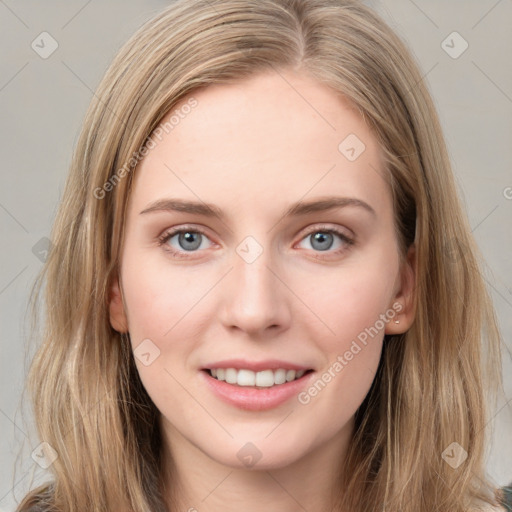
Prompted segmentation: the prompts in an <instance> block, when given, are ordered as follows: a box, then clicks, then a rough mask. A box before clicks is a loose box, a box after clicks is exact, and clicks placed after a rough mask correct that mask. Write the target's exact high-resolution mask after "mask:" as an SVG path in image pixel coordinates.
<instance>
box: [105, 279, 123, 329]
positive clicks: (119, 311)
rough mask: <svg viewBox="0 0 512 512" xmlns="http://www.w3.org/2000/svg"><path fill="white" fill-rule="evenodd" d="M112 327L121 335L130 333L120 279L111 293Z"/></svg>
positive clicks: (113, 286) (114, 283)
mask: <svg viewBox="0 0 512 512" xmlns="http://www.w3.org/2000/svg"><path fill="white" fill-rule="evenodd" d="M109 312H110V325H111V326H112V327H113V328H114V329H115V330H116V331H117V332H120V333H126V332H128V319H127V317H126V312H125V308H124V304H123V297H122V295H121V289H120V287H119V279H118V278H116V279H115V280H114V281H113V283H112V285H111V287H110V293H109Z"/></svg>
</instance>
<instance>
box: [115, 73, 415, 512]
mask: <svg viewBox="0 0 512 512" xmlns="http://www.w3.org/2000/svg"><path fill="white" fill-rule="evenodd" d="M284 78H286V80H285V79H284ZM298 92H300V94H298ZM193 96H194V98H196V99H197V101H198V106H197V107H196V108H195V109H193V110H192V111H191V112H190V113H189V114H188V115H187V116H186V117H185V118H184V119H182V120H181V122H180V124H179V125H178V126H176V127H175V128H174V130H172V131H170V132H169V133H168V134H164V136H163V138H162V141H159V142H158V144H157V145H156V147H154V148H153V149H151V151H150V152H149V153H148V154H147V156H146V157H145V158H144V159H143V160H142V162H141V164H140V166H139V167H138V168H137V170H136V174H135V180H134V184H133V185H134V186H133V189H132V192H131V196H130V200H129V204H128V210H127V214H126V235H125V240H124V246H123V250H122V257H121V264H120V280H119V281H116V282H115V283H114V285H113V287H112V290H111V303H110V318H111V324H112V326H113V327H114V329H116V330H118V331H120V332H129V334H130V339H131V343H132V346H133V348H134V349H135V348H136V347H137V346H138V345H139V344H140V343H141V342H142V341H143V340H147V339H149V340H151V343H152V344H153V345H152V346H156V347H158V350H159V351H160V355H159V356H158V357H157V358H156V359H154V361H153V362H151V364H148V365H147V366H146V365H144V364H142V363H141V361H140V360H139V359H138V358H136V363H137V368H138V371H139V374H140V377H141V379H142V382H143V384H144V386H145V388H146V390H147V392H148V394H149V396H150V397H151V399H152V400H153V402H154V403H155V405H156V406H157V408H158V409H159V411H160V412H161V426H162V431H163V436H164V440H165V446H164V447H163V449H164V450H165V453H166V455H167V459H166V460H167V461H168V465H167V468H168V472H169V474H172V486H173V487H172V488H173V489H174V494H173V497H174V499H175V500H176V501H177V503H178V504H179V507H178V510H194V509H195V510H197V511H199V512H209V511H212V512H213V511H215V512H218V511H221V510H223V511H225V510H230V511H231V510H232V511H235V510H244V511H248V512H253V511H261V510H279V511H280V512H288V511H289V512H296V511H297V510H299V509H302V508H303V509H305V510H310V511H327V510H331V506H332V503H331V496H332V492H333V490H334V489H336V485H337V484H336V481H337V478H338V477H339V472H340V470H341V463H342V461H343V459H344V456H345V453H346V450H347V447H348V445H349V442H350V438H351V435H352V433H353V427H354V422H353V420H354V414H355V412H356V410H357V409H358V407H359V406H360V404H361V403H362V401H363V400H364V398H365V396H366V394H367V393H368V391H369V389H370V386H371V383H372V381H373V379H374V376H375V372H376V371H377V367H378V363H379V358H380V354H381V349H382V340H383V336H384V334H385V333H386V334H398V333H402V332H405V331H406V330H407V329H408V328H409V327H410V326H411V324H412V322H413V319H414V307H413V300H412V290H413V287H414V270H413V266H414V252H413V251H412V250H411V251H410V252H409V253H408V255H407V258H406V260H405V261H404V262H403V263H401V260H400V256H399V251H398V245H397V239H396V234H395V231H394V224H393V222H394V218H393V215H394V213H393V206H392V198H391V193H390V189H389V185H388V184H387V183H386V181H385V179H384V176H385V172H384V169H383V163H382V157H381V153H380V150H379V147H378V145H377V142H376V139H375V137H374V136H373V135H372V133H371V132H370V131H369V128H368V127H367V126H366V124H365V123H364V121H363V120H362V118H361V117H360V116H359V115H358V114H357V112H356V111H354V110H352V109H350V108H348V106H347V104H346V103H345V102H344V101H343V100H342V98H341V97H340V96H339V95H337V94H336V93H335V92H333V91H332V90H331V89H329V88H327V87H326V86H324V85H321V84H319V83H318V82H316V81H314V80H313V79H311V78H309V77H307V76H306V75H304V74H298V73H297V72H292V71H287V72H284V71H283V72H281V73H279V74H278V73H274V72H268V73H263V74H260V75H257V76H255V77H251V78H250V79H247V80H244V81H241V82H240V83H238V84H230V85H215V86H210V87H208V88H206V89H203V90H201V91H198V92H196V93H194V95H193ZM185 102H186V99H185V100H184V101H183V103H185ZM174 110H175V108H174V109H173V111H174ZM164 122H165V119H164ZM349 134H355V135H356V136H357V137H358V139H360V140H361V141H363V143H364V144H365V146H366V149H365V150H364V151H363V152H362V153H361V154H360V156H359V157H358V158H356V159H355V160H354V161H350V160H349V159H347V158H346V156H345V155H344V154H342V153H341V152H340V150H339V149H338V146H339V144H340V142H342V141H343V140H344V139H345V138H346V137H347V136H348V135H349ZM331 196H336V197H348V198H356V199H358V200H360V201H364V203H366V204H367V205H369V206H370V207H371V209H373V211H374V213H372V212H371V211H370V210H369V209H368V208H366V207H363V206H358V205H354V204H350V205H347V206H344V207H337V208H331V209H329V210H325V211H310V212H308V213H303V214H295V215H291V216H284V212H285V211H286V210H287V209H288V208H289V207H290V206H291V205H292V204H294V203H297V202H299V201H301V204H303V203H306V202H310V201H314V200H318V199H324V198H326V197H331ZM167 198H173V199H181V200H188V201H195V202H200V203H201V204H204V203H208V204H212V205H215V206H216V207H217V208H218V209H220V210H221V211H222V212H223V218H222V220H221V219H220V218H219V217H216V216H213V217H209V216H205V215H202V214H200V213H189V212H177V211H169V210H154V211H150V212H146V213H141V212H143V210H145V209H147V208H148V207H149V206H150V205H151V204H152V203H154V202H155V201H157V200H160V199H167ZM174 227H178V228H180V227H182V228H184V231H185V232H186V231H187V230H188V231H189V232H194V229H201V230H202V231H204V235H201V234H197V233H196V234H195V235H192V236H193V237H194V236H195V238H192V239H191V240H192V241H194V240H197V241H198V242H201V243H200V245H199V244H196V245H199V247H198V248H194V249H192V250H191V249H190V246H191V245H193V244H191V243H190V242H189V244H188V245H187V240H180V238H179V235H173V236H171V238H169V239H168V240H167V241H166V242H164V243H163V245H159V240H158V238H159V236H161V235H165V234H166V232H168V231H169V229H170V228H174ZM329 229H338V230H339V231H340V232H341V234H342V235H344V236H346V237H348V238H351V239H353V240H354V243H353V244H348V243H347V242H346V241H345V239H344V238H340V236H339V235H336V234H332V237H331V238H329V234H327V235H325V236H327V237H328V238H327V240H326V239H325V238H324V239H323V241H322V240H321V239H320V240H319V241H316V240H315V237H314V235H315V233H321V234H322V233H324V234H325V233H326V232H327V233H329V231H328V230H329ZM248 236H251V237H253V238H254V239H255V240H256V241H257V242H258V244H259V246H260V247H261V248H262V249H263V251H262V253H261V254H260V255H259V256H258V257H256V259H255V260H254V261H252V262H250V263H248V262H247V261H246V259H244V258H243V257H241V256H240V254H239V253H238V252H237V247H238V246H239V244H240V243H241V242H242V241H243V240H244V239H245V238H246V237H248ZM321 236H322V235H320V237H321ZM317 237H318V235H317ZM242 246H243V244H242ZM165 247H167V248H168V249H169V250H168V251H166V250H165ZM251 247H253V246H251ZM187 248H188V249H189V250H187ZM173 250H174V251H177V252H179V253H180V254H181V256H182V257H180V258H178V257H176V256H173V255H172V254H171V252H170V251H173ZM250 250H251V251H255V250H256V249H254V247H253V248H252V249H250ZM398 303H399V305H400V312H399V313H396V315H394V316H393V319H392V320H390V321H387V322H386V323H385V325H382V323H379V322H378V319H379V317H380V315H382V314H385V313H386V312H389V311H393V314H394V312H395V310H394V309H393V304H395V308H396V304H398ZM380 318H382V317H380ZM396 319H398V320H399V321H400V323H395V320H396ZM372 326H375V327H376V328H377V327H378V334H376V335H375V334H374V335H373V336H371V337H368V343H367V344H366V345H364V346H363V345H362V344H361V343H359V345H360V346H361V347H363V349H362V350H360V351H359V352H358V353H357V355H354V356H353V358H351V360H349V361H346V365H345V364H344V367H343V369H342V371H338V372H334V374H335V377H333V378H332V379H331V380H330V382H329V383H328V384H327V385H326V386H325V387H323V389H321V391H320V392H319V393H318V394H317V395H316V396H310V400H309V402H308V403H301V402H300V401H299V400H298V397H297V396H293V397H292V398H290V399H288V400H286V401H285V402H284V403H281V404H279V405H278V406H276V407H272V408H270V409H266V410H259V411H255V410H245V409H243V408H241V407H238V406H235V405H233V404H231V403H226V402H225V401H223V400H221V399H220V398H219V397H218V396H217V395H216V394H214V393H213V392H212V391H211V389H210V388H209V386H207V385H206V384H205V381H206V379H205V378H204V377H205V375H206V374H205V372H204V371H203V368H204V365H205V364H207V363H208V362H212V361H216V362H218V361H220V360H223V359H224V360H225V359H231V358H243V359H246V360H248V361H262V360H266V359H279V360H283V361H287V362H291V363H295V364H298V365H304V366H306V367H307V368H309V369H312V370H313V372H312V373H309V374H307V375H306V376H305V378H304V385H303V388H301V391H302V392H303V391H304V390H306V391H307V390H308V389H309V388H310V387H311V386H312V385H313V384H314V383H315V382H316V381H317V380H318V379H319V378H321V376H322V375H323V374H324V373H325V372H328V371H329V368H330V369H331V375H332V372H333V370H332V367H333V363H334V362H335V361H336V360H337V357H338V356H339V355H343V354H345V353H346V352H347V351H349V350H350V347H351V344H352V343H353V341H354V340H357V339H358V338H357V337H358V335H361V333H362V332H363V331H364V330H365V329H367V328H370V327H372ZM208 378H211V377H208ZM233 386H235V384H233ZM247 443H252V445H254V446H255V447H256V448H257V450H258V453H259V456H260V458H259V460H258V461H257V462H256V464H254V465H253V466H251V467H248V465H247V464H246V463H244V462H243V460H241V458H239V457H238V456H237V454H238V453H239V450H240V449H241V448H242V447H244V446H246V445H247ZM252 445H251V446H252ZM246 449H247V448H246ZM250 449H251V450H254V448H250ZM171 456H172V464H171V462H170V457H171ZM168 498H169V500H170V498H171V496H170V494H169V496H168Z"/></svg>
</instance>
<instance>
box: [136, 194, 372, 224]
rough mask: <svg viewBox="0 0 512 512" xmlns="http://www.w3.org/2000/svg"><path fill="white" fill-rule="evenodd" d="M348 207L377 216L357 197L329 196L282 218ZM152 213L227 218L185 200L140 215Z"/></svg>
mask: <svg viewBox="0 0 512 512" xmlns="http://www.w3.org/2000/svg"><path fill="white" fill-rule="evenodd" d="M347 206H355V207H358V208H362V209H364V210H366V211H367V212H369V213H371V214H372V215H373V216H374V217H376V216H377V214H376V212H375V210H374V209H373V208H372V207H371V206H370V205H369V204H368V203H366V202H364V201H362V200H361V199H357V198H355V197H338V196H329V197H325V198H321V199H317V200H314V201H308V202H303V201H299V202H297V203H295V204H293V205H291V206H290V207H289V208H288V209H287V210H286V211H285V212H284V214H283V215H282V217H292V216H300V215H307V214H308V213H315V212H323V211H327V210H333V209H335V208H344V207H347ZM152 212H183V213H190V214H196V215H203V216H205V217H218V218H219V219H224V218H225V215H224V213H223V211H222V210H221V209H220V208H218V207H217V206H215V205H213V204H208V203H203V202H196V201H187V200H184V199H158V200H157V201H154V202H152V203H150V204H149V205H148V206H147V207H146V208H145V209H144V210H142V211H141V212H140V215H142V214H145V213H152Z"/></svg>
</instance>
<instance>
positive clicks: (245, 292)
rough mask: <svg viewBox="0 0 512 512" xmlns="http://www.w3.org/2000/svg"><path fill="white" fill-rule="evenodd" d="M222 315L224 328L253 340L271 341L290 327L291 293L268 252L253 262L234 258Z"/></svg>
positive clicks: (237, 255) (264, 252) (225, 290)
mask: <svg viewBox="0 0 512 512" xmlns="http://www.w3.org/2000/svg"><path fill="white" fill-rule="evenodd" d="M233 267H234V268H233V270H232V271H231V272H230V273H229V275H228V276H226V277H227V282H226V283H225V289H224V301H223V304H222V307H221V311H220V320H221V322H222V324H223V325H224V326H225V327H226V328H227V329H230V330H239V331H242V332H244V333H246V334H247V335H250V336H251V337H268V336H269V335H273V336H274V335H276V334H277V333H280V332H282V331H284V330H286V329H287V328H288V327H289V325H290V319H291V311H290V302H289V301H290V300H291V297H290V295H291V294H290V292H289V291H287V288H286V286H285V285H284V284H283V282H286V279H285V278H284V276H282V275H279V274H280V272H279V271H276V268H275V265H273V264H272V261H271V258H270V254H268V252H267V251H263V253H262V254H261V255H260V256H259V257H258V258H257V259H256V260H255V261H252V262H247V261H245V260H244V259H243V258H242V257H240V256H239V254H237V253H234V254H233Z"/></svg>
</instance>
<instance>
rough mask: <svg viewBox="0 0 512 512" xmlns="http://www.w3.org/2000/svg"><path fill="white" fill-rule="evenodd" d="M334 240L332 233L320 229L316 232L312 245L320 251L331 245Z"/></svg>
mask: <svg viewBox="0 0 512 512" xmlns="http://www.w3.org/2000/svg"><path fill="white" fill-rule="evenodd" d="M326 241H327V242H328V243H327V244H326ZM332 242H333V236H332V234H331V233H323V232H321V231H319V232H318V233H315V234H314V236H313V241H312V243H311V245H312V246H313V248H315V249H318V250H320V251H325V250H327V249H329V248H330V247H331V245H332ZM318 244H319V245H318Z"/></svg>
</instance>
